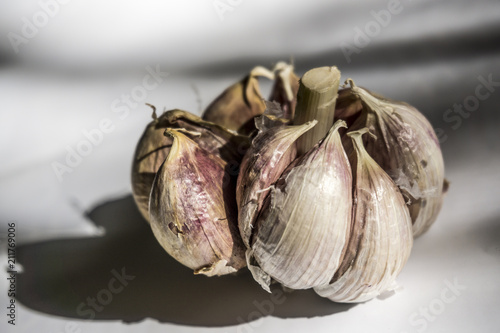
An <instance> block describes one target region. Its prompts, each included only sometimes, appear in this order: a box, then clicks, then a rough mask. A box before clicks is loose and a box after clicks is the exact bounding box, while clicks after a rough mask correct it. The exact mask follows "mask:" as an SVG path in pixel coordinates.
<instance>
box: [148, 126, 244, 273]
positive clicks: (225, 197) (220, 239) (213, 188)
mask: <svg viewBox="0 0 500 333" xmlns="http://www.w3.org/2000/svg"><path fill="white" fill-rule="evenodd" d="M183 132H184V130H180V129H167V132H166V134H168V135H170V136H172V137H173V143H172V147H171V148H170V152H169V154H168V156H167V158H166V160H165V162H164V163H163V164H162V165H161V167H160V169H159V170H158V172H157V174H156V177H155V179H154V182H153V187H152V190H151V196H150V202H149V212H150V221H151V228H152V230H153V233H154V235H155V236H156V238H157V240H158V242H159V243H160V244H161V245H162V247H163V248H164V249H165V250H166V251H167V252H168V253H169V254H170V255H171V256H172V257H174V258H175V259H176V260H178V261H179V262H180V263H182V264H184V265H185V266H187V267H190V268H191V269H193V270H195V274H205V275H209V276H212V275H223V274H228V273H232V272H235V271H237V270H238V269H240V268H241V267H244V266H245V258H244V249H245V247H244V245H243V243H242V242H241V238H240V237H239V232H238V227H237V211H236V202H235V199H234V179H233V177H231V176H230V175H228V174H227V173H226V171H225V168H226V166H227V163H226V162H225V161H224V160H223V159H222V158H220V157H219V156H217V155H215V154H212V153H209V152H208V151H206V150H204V149H202V148H201V147H200V146H199V145H198V144H197V143H196V142H194V141H193V140H191V139H190V138H188V137H187V136H186V135H185V134H183Z"/></svg>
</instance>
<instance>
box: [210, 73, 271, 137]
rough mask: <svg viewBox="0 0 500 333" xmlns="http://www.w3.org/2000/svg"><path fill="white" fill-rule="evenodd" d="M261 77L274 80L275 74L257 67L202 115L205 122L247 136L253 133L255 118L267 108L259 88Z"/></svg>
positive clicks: (219, 97)
mask: <svg viewBox="0 0 500 333" xmlns="http://www.w3.org/2000/svg"><path fill="white" fill-rule="evenodd" d="M259 77H267V78H270V79H274V74H273V72H271V71H269V70H267V69H266V68H263V67H260V66H258V67H255V68H254V69H253V70H252V71H251V72H250V73H249V74H248V75H247V76H245V77H244V78H243V79H241V80H240V81H238V82H236V83H235V84H233V85H231V86H230V87H228V88H227V89H226V90H224V91H223V92H222V94H220V95H219V96H218V97H217V98H216V99H215V100H214V101H213V102H212V103H211V104H210V105H209V106H208V107H207V109H206V110H205V111H204V113H203V115H202V118H203V120H207V121H210V122H213V123H216V124H219V125H221V126H223V127H225V128H227V129H230V130H235V131H238V132H239V133H241V134H245V135H248V134H250V133H251V132H253V131H254V130H255V126H254V121H253V118H254V117H255V116H259V115H261V114H262V113H264V110H265V108H266V106H265V104H264V101H263V98H262V94H261V92H260V88H259V80H258V78H259Z"/></svg>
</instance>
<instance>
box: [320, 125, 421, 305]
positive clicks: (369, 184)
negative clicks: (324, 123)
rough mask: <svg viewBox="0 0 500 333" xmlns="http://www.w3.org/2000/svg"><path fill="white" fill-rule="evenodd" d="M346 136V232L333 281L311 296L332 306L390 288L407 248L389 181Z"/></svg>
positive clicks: (398, 201) (404, 216)
mask: <svg viewBox="0 0 500 333" xmlns="http://www.w3.org/2000/svg"><path fill="white" fill-rule="evenodd" d="M367 131H368V130H367V129H366V128H365V129H364V130H360V131H356V132H350V133H348V135H349V136H351V138H352V140H353V142H354V149H355V154H353V155H355V156H351V158H350V160H351V164H352V166H353V173H354V174H355V181H354V183H355V185H354V193H353V195H354V207H353V216H352V230H351V235H350V239H349V243H348V246H347V251H346V253H345V256H344V258H343V260H342V264H341V265H340V267H339V269H338V271H337V272H336V273H335V276H334V278H333V282H332V283H330V284H328V285H325V286H321V287H316V288H315V291H316V292H317V293H318V294H319V295H321V296H323V297H327V298H329V299H330V300H332V301H335V302H345V303H351V302H364V301H367V300H370V299H372V298H374V297H376V296H378V295H379V294H381V293H382V292H384V291H385V290H388V289H389V288H390V287H391V286H393V284H394V282H395V279H396V276H397V275H398V274H399V273H400V271H401V269H402V268H403V266H404V264H405V263H406V261H407V260H408V257H409V255H410V251H411V248H412V244H413V236H412V227H411V218H410V215H409V212H408V208H407V207H406V204H405V201H404V199H403V196H402V195H401V193H400V191H399V190H398V188H397V187H396V185H395V184H394V182H393V181H392V179H391V178H390V177H389V176H388V175H387V174H386V173H385V172H384V170H382V168H380V166H379V165H378V164H377V163H376V162H375V161H374V160H373V159H372V158H371V157H370V156H369V155H368V153H367V152H366V150H365V148H364V146H363V142H362V140H361V135H362V134H363V133H366V132H367Z"/></svg>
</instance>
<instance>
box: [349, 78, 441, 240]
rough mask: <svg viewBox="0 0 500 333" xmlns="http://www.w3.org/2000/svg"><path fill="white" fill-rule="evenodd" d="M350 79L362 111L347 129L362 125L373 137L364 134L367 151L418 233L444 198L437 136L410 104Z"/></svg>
mask: <svg viewBox="0 0 500 333" xmlns="http://www.w3.org/2000/svg"><path fill="white" fill-rule="evenodd" d="M350 82H351V92H352V94H353V95H355V96H357V97H358V98H359V99H360V101H361V103H362V105H363V109H362V111H361V112H360V115H359V117H358V118H357V119H356V120H355V121H354V123H353V124H352V126H351V127H350V128H349V130H350V131H356V130H359V129H361V128H364V127H367V128H368V129H369V130H370V133H372V134H373V135H374V136H373V137H372V136H369V135H365V136H364V138H363V141H364V144H365V147H366V150H367V152H368V154H369V155H370V156H372V158H373V159H374V160H375V161H376V162H377V163H378V164H379V165H380V166H381V167H382V169H384V170H385V171H386V172H387V173H388V174H389V175H390V176H391V178H392V179H393V180H394V181H395V182H396V184H397V185H398V187H399V188H400V190H401V191H402V193H403V195H404V197H405V199H406V201H407V203H408V204H409V209H410V215H411V217H412V221H413V234H414V236H415V237H417V236H419V235H421V234H422V233H424V232H425V231H427V229H428V228H429V227H430V226H431V225H432V223H433V222H434V221H435V220H436V217H437V215H438V213H439V211H440V209H441V206H442V202H443V187H444V161H443V156H442V153H441V149H440V146H439V141H438V138H437V136H436V134H435V132H434V129H433V128H432V126H431V124H430V123H429V121H428V120H427V119H426V118H425V117H424V116H423V115H422V114H421V113H420V112H419V111H418V110H417V109H415V108H414V107H412V106H410V105H408V104H406V103H403V102H397V101H393V100H389V99H387V98H384V97H382V96H380V95H377V94H373V93H371V92H369V91H368V90H366V89H363V88H360V87H357V86H355V85H354V83H353V82H352V80H350ZM343 143H344V146H345V147H346V152H347V153H348V154H349V153H350V151H351V150H352V144H351V140H350V139H349V138H347V137H344V138H343Z"/></svg>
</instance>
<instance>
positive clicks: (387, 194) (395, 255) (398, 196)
mask: <svg viewBox="0 0 500 333" xmlns="http://www.w3.org/2000/svg"><path fill="white" fill-rule="evenodd" d="M258 77H267V78H269V79H273V80H274V85H273V88H272V92H271V95H270V98H269V99H270V101H265V100H264V99H263V98H262V96H261V92H260V89H259V81H258ZM339 82H340V72H339V70H338V69H337V68H336V67H321V68H315V69H312V70H310V71H308V72H307V73H306V74H304V76H303V77H302V78H301V79H300V80H299V79H298V77H297V76H296V75H295V74H294V72H293V66H291V65H288V64H285V63H278V64H277V65H276V66H275V68H274V69H273V70H266V69H264V68H262V67H256V68H255V69H254V70H252V71H251V72H250V73H249V75H247V76H246V77H245V78H244V79H242V80H241V81H240V82H237V83H235V84H234V85H232V86H230V87H229V88H228V89H226V90H225V91H224V92H223V93H222V94H221V95H220V96H219V97H218V98H217V99H216V100H215V101H214V102H212V103H211V104H210V105H209V107H208V108H207V110H206V111H205V112H204V114H203V115H202V117H201V118H200V117H197V116H194V115H192V114H190V113H188V112H185V111H180V110H172V111H168V112H165V113H164V114H163V115H161V116H160V117H157V116H156V114H155V113H154V117H153V118H154V119H153V121H152V122H151V123H150V124H149V125H148V126H147V128H146V130H145V132H144V134H143V137H142V138H141V140H140V141H139V144H138V146H137V149H136V154H135V159H134V163H133V168H132V182H133V190H134V198H135V199H136V202H137V205H138V207H139V209H140V210H141V212H142V213H143V215H144V216H145V217H146V219H147V220H148V221H149V222H150V225H151V228H152V230H153V233H154V235H155V236H156V238H157V240H158V242H159V243H160V244H161V245H162V246H163V248H164V249H165V250H166V251H167V252H168V253H169V254H170V255H172V256H173V257H174V258H176V259H177V260H178V261H179V262H181V263H182V264H184V265H185V266H187V267H189V268H191V269H193V270H194V271H195V273H199V274H205V275H208V276H212V275H223V274H228V273H233V272H236V271H237V270H239V269H241V268H242V267H244V266H247V267H248V269H249V270H250V271H251V273H252V276H253V277H254V279H255V280H256V281H257V282H258V283H259V284H260V285H261V286H262V287H263V288H264V289H265V290H267V291H270V285H271V283H273V282H278V283H280V284H281V285H283V286H284V287H287V288H290V289H310V288H313V289H314V290H315V291H316V293H318V294H319V295H320V296H323V297H327V298H329V299H330V300H332V301H335V302H363V301H367V300H370V299H372V298H374V297H376V296H377V295H379V294H380V293H382V292H384V291H385V290H388V289H389V288H391V286H393V284H394V282H395V279H396V277H397V275H398V274H399V273H400V272H401V270H402V268H403V266H404V264H405V263H406V261H407V260H408V258H409V255H410V251H411V248H412V245H413V238H414V237H415V236H418V235H420V234H422V233H423V232H425V231H426V230H427V229H428V228H429V226H430V225H431V224H432V223H433V222H434V221H435V219H436V216H437V214H438V212H439V210H440V207H441V204H442V199H443V195H444V192H445V190H446V187H447V183H446V180H445V179H444V164H443V159H442V155H441V151H440V148H439V143H438V141H437V139H436V135H435V134H434V131H433V129H432V127H431V125H430V124H429V122H428V121H427V120H426V119H425V117H424V116H423V115H422V114H421V113H420V112H418V110H416V109H415V108H413V107H411V106H409V105H407V104H405V103H402V102H395V101H391V100H389V99H386V98H384V97H382V96H379V95H377V94H374V93H371V92H370V91H368V90H366V89H363V88H359V87H357V86H356V85H355V84H354V82H353V81H352V80H349V81H348V82H349V87H347V88H344V89H340V90H339Z"/></svg>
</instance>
